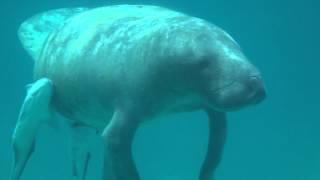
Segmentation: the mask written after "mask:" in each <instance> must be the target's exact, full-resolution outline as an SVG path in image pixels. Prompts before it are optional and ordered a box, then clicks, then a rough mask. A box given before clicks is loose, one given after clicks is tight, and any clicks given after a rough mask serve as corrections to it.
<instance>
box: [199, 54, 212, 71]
mask: <svg viewBox="0 0 320 180" xmlns="http://www.w3.org/2000/svg"><path fill="white" fill-rule="evenodd" d="M210 62H211V61H210V59H209V58H208V57H203V58H201V59H200V60H199V61H198V64H197V66H198V67H199V68H200V69H204V68H207V67H208V66H209V65H210Z"/></svg>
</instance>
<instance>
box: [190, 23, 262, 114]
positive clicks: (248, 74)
mask: <svg viewBox="0 0 320 180" xmlns="http://www.w3.org/2000/svg"><path fill="white" fill-rule="evenodd" d="M195 42H196V48H194V49H196V51H194V52H196V53H195V55H194V58H195V62H197V63H198V64H199V68H200V69H199V72H200V76H201V77H200V78H201V81H199V82H198V83H199V84H198V87H200V91H202V92H201V94H203V95H204V100H205V101H206V104H207V105H209V107H211V108H213V109H216V110H219V111H231V110H237V109H239V108H241V107H245V106H248V105H252V104H257V103H259V102H261V101H262V100H263V99H264V98H265V96H266V92H265V87H264V83H263V81H262V78H261V74H260V72H259V70H258V69H257V68H256V67H255V66H253V65H252V64H251V63H250V62H249V61H248V59H247V58H246V57H245V55H244V54H243V53H242V51H241V49H240V47H239V45H238V44H237V43H236V42H235V41H234V40H233V38H232V37H231V36H230V35H228V34H227V33H226V32H225V31H223V30H222V29H219V28H214V29H213V30H211V31H210V32H209V33H208V32H206V33H202V34H200V35H198V36H197V37H196V41H195Z"/></svg>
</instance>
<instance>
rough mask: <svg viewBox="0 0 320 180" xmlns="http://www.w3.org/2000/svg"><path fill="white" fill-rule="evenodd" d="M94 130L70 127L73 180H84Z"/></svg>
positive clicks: (84, 127) (83, 127)
mask: <svg viewBox="0 0 320 180" xmlns="http://www.w3.org/2000/svg"><path fill="white" fill-rule="evenodd" d="M95 133H96V130H95V129H92V128H90V127H86V126H74V127H72V169H73V180H84V179H85V176H86V173H87V167H88V164H89V160H90V152H89V151H90V142H91V141H90V140H91V137H93V135H94V134H95Z"/></svg>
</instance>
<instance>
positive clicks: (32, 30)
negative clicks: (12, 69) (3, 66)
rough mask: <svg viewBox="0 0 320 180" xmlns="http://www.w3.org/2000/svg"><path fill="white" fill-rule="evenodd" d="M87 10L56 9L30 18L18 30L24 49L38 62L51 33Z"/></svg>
mask: <svg viewBox="0 0 320 180" xmlns="http://www.w3.org/2000/svg"><path fill="white" fill-rule="evenodd" d="M86 10H87V8H64V9H56V10H51V11H48V12H44V13H40V14H37V15H35V16H33V17H31V18H29V19H28V20H26V21H25V22H24V23H22V24H21V26H20V28H19V30H18V36H19V39H20V41H21V43H22V45H23V47H24V48H25V49H26V50H27V51H28V53H29V54H30V55H31V56H32V58H33V59H34V60H37V59H38V58H39V55H40V53H41V50H42V48H43V45H44V44H45V41H46V39H47V37H48V35H49V34H50V32H52V31H53V30H55V29H56V28H58V27H59V26H60V25H61V24H62V23H63V22H65V21H66V20H67V19H68V18H70V17H72V16H74V15H76V14H79V13H81V12H84V11H86Z"/></svg>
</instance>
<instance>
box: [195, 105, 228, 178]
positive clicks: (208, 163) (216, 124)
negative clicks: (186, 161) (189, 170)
mask: <svg viewBox="0 0 320 180" xmlns="http://www.w3.org/2000/svg"><path fill="white" fill-rule="evenodd" d="M206 112H207V115H208V117H209V142H208V149H207V155H206V157H205V160H204V163H203V164H202V167H201V171H200V177H199V180H213V179H214V171H215V170H216V168H217V166H218V165H219V163H220V160H221V157H222V153H223V146H224V143H225V139H226V130H227V122H226V113H224V112H218V111H214V110H211V109H208V110H206Z"/></svg>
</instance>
